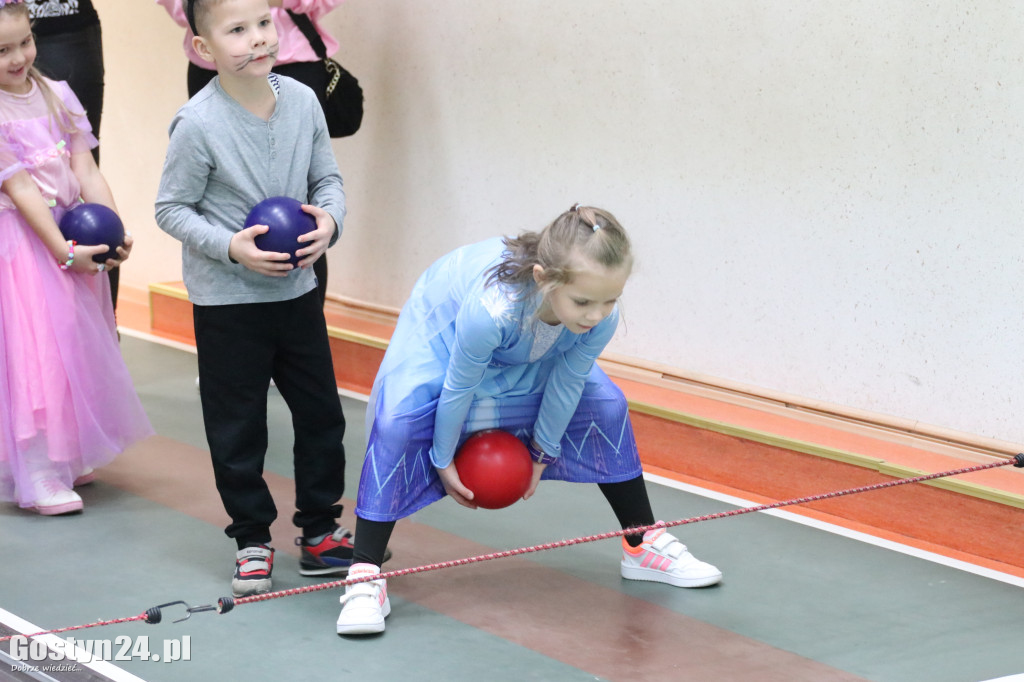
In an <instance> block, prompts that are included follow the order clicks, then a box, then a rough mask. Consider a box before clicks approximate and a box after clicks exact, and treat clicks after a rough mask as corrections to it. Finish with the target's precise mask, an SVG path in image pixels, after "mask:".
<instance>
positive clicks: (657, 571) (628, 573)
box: [622, 528, 722, 587]
mask: <svg viewBox="0 0 1024 682" xmlns="http://www.w3.org/2000/svg"><path fill="white" fill-rule="evenodd" d="M622 577H623V578H626V579H627V580H650V581H653V582H658V583H668V584H669V585H675V586H676V587H707V586H708V585H714V584H715V583H717V582H719V581H720V580H721V579H722V572H721V571H719V570H718V569H717V568H715V567H714V566H712V565H711V564H706V563H704V562H703V561H699V560H698V559H697V558H696V557H694V556H693V555H692V554H690V553H689V552H688V551H687V550H686V545H684V544H683V543H681V542H679V540H678V539H677V538H676V537H675V536H674V535H672V534H671V533H667V532H665V529H664V528H655V529H653V530H649V531H647V532H646V533H644V541H643V543H642V544H641V545H640V546H639V547H630V546H629V543H627V542H626V539H625V538H623V539H622Z"/></svg>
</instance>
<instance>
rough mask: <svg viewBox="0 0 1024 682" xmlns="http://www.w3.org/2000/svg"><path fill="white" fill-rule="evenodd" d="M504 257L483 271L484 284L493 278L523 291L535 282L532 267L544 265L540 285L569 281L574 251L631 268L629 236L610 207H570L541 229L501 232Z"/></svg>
mask: <svg viewBox="0 0 1024 682" xmlns="http://www.w3.org/2000/svg"><path fill="white" fill-rule="evenodd" d="M504 243H505V257H504V258H503V259H502V261H501V262H500V263H498V264H497V265H495V266H494V267H493V268H491V269H490V270H489V271H488V273H487V286H490V285H492V284H494V283H499V284H504V285H506V286H509V287H510V288H515V289H519V290H520V292H525V290H526V289H527V287H528V286H529V285H530V284H531V283H533V281H534V279H533V268H534V266H535V265H540V266H541V267H542V268H544V281H543V282H542V283H541V284H540V290H541V291H542V292H543V293H545V294H546V293H548V292H550V291H551V290H552V289H555V288H556V287H559V286H561V285H563V284H568V283H569V282H571V281H572V278H573V274H574V271H573V269H572V267H573V264H574V262H573V258H574V256H582V257H583V258H586V259H588V260H590V261H593V262H594V263H597V264H599V265H603V266H604V267H606V268H618V267H621V266H627V267H632V264H633V251H632V247H631V245H630V243H629V236H628V235H627V234H626V230H625V229H623V227H622V225H620V224H619V221H618V220H616V219H615V216H613V215H612V214H611V213H609V212H608V211H605V210H603V209H600V208H594V207H592V206H580V205H579V204H577V205H575V206H573V207H572V208H570V209H569V210H568V211H566V212H565V213H563V214H562V215H560V216H558V217H557V218H555V219H554V220H553V221H552V222H551V223H550V224H549V225H548V226H547V227H545V228H544V229H543V230H541V231H540V232H523V233H522V234H520V235H519V236H518V237H505V239H504Z"/></svg>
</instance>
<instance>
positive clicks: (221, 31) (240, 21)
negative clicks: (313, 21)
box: [193, 0, 278, 78]
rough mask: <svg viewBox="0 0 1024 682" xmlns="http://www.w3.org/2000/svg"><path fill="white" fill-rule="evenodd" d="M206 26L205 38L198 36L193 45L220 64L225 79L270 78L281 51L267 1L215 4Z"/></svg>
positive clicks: (234, 1)
mask: <svg viewBox="0 0 1024 682" xmlns="http://www.w3.org/2000/svg"><path fill="white" fill-rule="evenodd" d="M203 23H204V24H205V26H206V30H205V31H203V33H204V35H202V36H199V37H196V38H195V39H194V41H193V46H194V47H195V49H196V52H197V53H198V54H199V56H200V57H203V58H204V59H206V60H207V61H211V62H213V63H215V64H216V65H217V72H218V73H220V74H221V76H224V75H230V76H233V77H243V78H244V77H252V78H257V77H259V78H266V76H267V75H268V74H269V73H270V69H271V68H272V67H273V66H274V61H275V60H276V59H277V49H278V40H277V28H276V27H275V26H274V22H273V20H271V18H270V6H269V5H267V0H223V1H222V2H217V3H214V4H213V5H212V6H211V7H210V9H209V13H208V14H207V17H206V21H205V22H203ZM202 28H203V27H202V26H201V27H200V29H202Z"/></svg>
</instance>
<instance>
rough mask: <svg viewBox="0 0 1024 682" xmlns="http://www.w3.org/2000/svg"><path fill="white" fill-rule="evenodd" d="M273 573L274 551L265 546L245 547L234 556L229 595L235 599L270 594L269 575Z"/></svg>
mask: <svg viewBox="0 0 1024 682" xmlns="http://www.w3.org/2000/svg"><path fill="white" fill-rule="evenodd" d="M273 571H274V550H272V549H271V548H270V547H267V546H266V545H258V546H255V547H246V548H245V549H240V550H238V553H237V554H236V555H235V575H234V577H233V578H232V579H231V593H232V594H233V595H235V596H236V597H247V596H249V595H251V594H263V593H264V592H270V586H271V580H270V574H271V573H272V572H273Z"/></svg>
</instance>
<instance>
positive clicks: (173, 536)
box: [0, 331, 1024, 682]
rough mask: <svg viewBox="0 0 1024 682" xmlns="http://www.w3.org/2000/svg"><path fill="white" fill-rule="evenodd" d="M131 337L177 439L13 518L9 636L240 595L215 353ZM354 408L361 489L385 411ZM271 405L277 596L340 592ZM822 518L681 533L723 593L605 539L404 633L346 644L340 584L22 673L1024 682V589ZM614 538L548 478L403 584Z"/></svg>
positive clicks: (425, 521)
mask: <svg viewBox="0 0 1024 682" xmlns="http://www.w3.org/2000/svg"><path fill="white" fill-rule="evenodd" d="M121 345H122V349H123V351H124V355H125V359H126V361H127V363H128V366H129V368H130V369H131V371H132V374H133V376H134V378H135V382H136V387H137V389H138V392H139V395H140V396H141V398H142V401H143V404H144V405H145V407H146V410H147V412H148V414H149V416H150V419H151V420H152V422H153V426H154V428H155V429H156V432H157V435H156V436H154V437H152V438H150V439H148V440H147V441H145V442H144V443H141V444H139V445H137V446H135V447H133V448H132V449H130V450H129V451H128V452H126V453H124V454H123V455H122V456H121V457H119V458H118V459H117V460H115V461H114V462H113V463H112V464H111V465H109V466H107V467H105V468H103V469H101V470H100V471H99V472H98V477H97V481H96V482H95V483H93V484H92V485H89V486H87V487H83V488H81V489H80V493H81V495H82V497H83V498H84V500H85V511H84V513H82V514H79V515H74V516H67V517H54V518H45V517H40V516H37V515H35V514H32V513H29V512H26V511H22V510H19V509H17V508H16V507H14V506H12V505H5V506H3V507H0V540H2V544H3V556H4V564H5V565H4V570H3V576H4V579H3V580H2V581H0V609H2V610H0V636H2V635H3V634H8V633H15V632H36V631H39V630H49V629H57V628H63V627H68V626H73V625H83V624H88V623H94V622H97V621H100V620H104V621H105V620H116V619H120V618H131V617H135V616H138V615H140V614H142V613H143V612H145V611H146V610H147V609H149V608H150V607H153V606H157V605H159V604H164V603H168V602H175V601H179V600H180V601H184V602H185V603H187V604H188V605H190V606H202V605H207V604H215V603H216V602H217V599H218V598H220V597H223V596H227V595H229V594H230V578H231V572H232V569H233V564H234V543H233V542H232V541H231V540H229V539H228V538H226V537H225V536H224V534H223V532H222V529H223V527H224V525H226V516H225V514H224V511H223V508H222V507H221V504H220V500H219V498H218V497H217V493H216V490H215V488H214V485H213V476H212V471H211V468H210V464H209V455H208V453H207V452H206V450H205V448H206V442H205V437H204V432H203V427H202V415H201V411H200V406H199V395H198V392H197V390H196V387H195V377H196V358H195V355H194V354H193V353H191V352H189V350H188V349H187V348H185V347H177V346H174V345H168V344H166V343H163V342H158V341H156V340H154V339H152V338H150V337H146V336H134V335H130V332H127V331H123V333H122V341H121ZM342 400H343V403H344V408H345V414H346V417H347V419H348V423H349V430H348V433H347V435H346V439H345V444H346V449H347V453H348V468H347V476H348V481H347V485H346V489H347V492H348V494H349V495H351V494H352V493H354V491H355V489H356V485H357V483H358V477H359V471H360V467H361V464H362V444H363V442H364V433H363V426H362V423H363V416H364V413H365V409H366V404H365V402H362V401H360V400H358V399H355V398H349V397H343V398H342ZM269 402H270V417H269V419H270V424H271V446H270V451H269V453H268V456H267V465H266V471H267V478H268V480H269V481H270V484H271V487H272V489H273V491H274V495H275V498H276V499H277V501H278V507H279V515H280V517H281V519H280V520H279V521H278V522H277V524H276V525H275V527H274V529H273V530H274V537H275V542H274V546H275V548H276V549H277V555H276V560H275V568H274V589H275V590H285V589H290V588H301V587H306V586H309V585H316V584H318V583H322V582H325V581H323V580H321V581H317V580H315V579H310V578H304V577H302V576H300V575H299V574H298V572H297V567H298V558H297V549H298V548H297V547H295V545H294V544H293V543H294V539H293V538H294V536H295V534H296V530H295V529H294V528H293V527H291V526H290V517H291V512H292V509H293V501H294V493H293V490H292V481H291V473H290V472H291V462H290V458H291V455H290V453H291V442H290V421H289V417H288V413H287V410H286V408H285V406H284V403H283V401H282V400H281V398H280V396H279V395H278V394H277V391H276V390H275V389H273V388H271V390H270V392H269ZM649 485H650V490H651V498H652V502H653V504H654V508H655V513H656V514H657V515H658V516H659V518H662V519H664V520H665V521H670V522H671V521H673V520H677V519H685V518H690V517H693V516H700V515H704V514H709V513H714V512H718V511H724V510H728V509H733V508H735V507H737V506H749V504H748V503H745V502H744V501H742V500H735V499H724V498H722V497H721V496H719V495H716V494H713V493H710V492H707V491H702V490H697V489H693V488H691V487H688V486H683V485H681V484H677V483H674V482H672V481H665V480H663V479H658V480H652V481H651V482H650V484H649ZM821 492H827V491H821ZM870 494H873V495H885V494H886V493H885V491H878V492H873V493H870ZM345 504H346V509H345V514H344V515H343V517H342V519H341V522H342V524H343V525H346V526H349V527H354V525H355V519H354V518H353V516H352V512H351V510H352V507H353V501H352V500H351V499H347V500H346V502H345ZM809 523H810V522H808V521H807V520H806V519H803V518H802V517H796V516H794V515H791V514H787V513H785V512H772V513H770V514H769V513H756V514H745V515H742V516H736V517H732V518H726V519H718V520H713V521H707V522H700V523H694V524H688V525H685V526H681V527H679V528H676V529H674V531H673V532H675V534H676V535H678V536H679V537H680V538H681V539H682V540H683V541H684V542H686V543H687V544H688V545H689V547H690V549H691V550H692V551H693V553H694V554H695V555H697V556H698V557H699V558H701V559H703V560H705V561H708V562H710V563H713V564H715V565H717V566H718V567H719V568H720V569H722V571H723V573H724V574H725V578H724V580H723V582H722V583H721V584H720V585H718V586H715V587H711V588H705V589H698V590H684V589H677V588H672V587H669V586H666V585H660V584H651V583H635V582H629V581H624V580H622V579H621V578H620V577H619V572H618V560H619V554H620V550H619V544H618V543H619V541H618V539H610V540H601V541H597V542H592V543H586V544H580V545H574V546H571V547H566V548H560V549H553V550H547V551H543V552H538V553H532V554H527V555H524V556H520V557H516V558H507V559H497V560H493V561H487V562H482V563H477V564H473V565H470V566H462V567H455V568H446V569H442V570H437V571H431V572H425V573H420V574H416V575H408V576H403V577H399V578H395V579H393V580H391V581H390V582H389V593H390V595H391V602H392V613H391V616H390V617H389V618H388V625H387V631H386V632H385V633H384V634H383V635H380V636H373V637H365V638H342V637H339V636H338V635H337V634H336V633H335V630H334V621H335V619H336V618H337V615H338V610H339V605H338V597H339V596H340V595H341V593H342V591H343V589H344V588H338V587H335V588H331V589H327V590H321V591H315V592H309V593H301V594H295V595H289V596H283V597H281V598H277V599H272V600H268V601H261V602H253V603H247V604H242V605H239V606H238V607H236V608H235V609H234V610H233V611H231V612H230V613H226V614H217V613H216V612H212V611H210V612H196V613H193V614H192V615H191V617H190V618H189V619H188V620H185V621H184V622H178V623H174V622H172V621H173V620H175V619H178V618H183V617H185V616H186V612H185V609H184V607H182V606H181V605H178V606H171V607H167V608H165V609H163V611H162V614H163V620H162V622H161V623H159V624H155V625H150V624H146V623H144V622H141V621H140V620H135V621H132V622H126V623H119V624H113V625H104V626H101V627H94V628H89V629H81V630H75V631H71V632H67V633H64V635H62V636H64V637H68V636H71V637H74V638H75V639H76V640H86V641H88V642H90V646H95V645H96V644H97V642H100V645H101V646H102V642H101V641H108V642H110V644H111V649H112V653H113V654H114V655H116V654H118V653H124V654H125V657H126V658H129V659H130V660H116V661H109V662H104V663H98V664H93V665H92V666H91V667H89V666H86V665H83V664H77V665H69V666H66V667H73V668H77V669H76V670H72V671H46V670H44V669H43V667H42V666H43V664H42V663H39V662H32V661H28V662H27V663H28V665H19V664H15V663H12V662H10V661H9V660H7V658H6V657H7V655H8V654H9V653H10V646H11V643H10V642H4V643H3V644H0V680H3V679H18V680H21V679H26V680H27V679H59V680H87V679H88V680H104V679H114V680H135V679H142V680H147V681H151V682H157V681H161V680H167V681H177V680H190V681H191V680H217V679H221V680H241V679H245V680H314V679H342V678H346V679H348V678H350V677H358V678H367V679H379V680H394V679H402V680H446V681H450V680H468V679H473V680H510V681H512V680H515V681H517V682H518V681H521V680H524V679H533V680H593V679H606V680H633V679H674V680H715V681H719V680H757V681H759V682H766V681H771V680H779V681H786V682H792V681H794V680H808V681H815V682H818V681H821V680H893V681H901V682H902V681H907V680H928V681H929V682H941V681H945V680H948V681H950V682H980V681H983V680H985V681H987V680H994V679H1000V678H1007V679H1024V676H1021V677H1020V678H1018V675H1020V674H1021V673H1024V651H1021V649H1020V648H1019V646H1020V645H1019V643H1020V642H1021V641H1022V640H1024V619H1022V618H1021V617H1020V614H1021V613H1024V590H1022V589H1021V587H1022V586H1024V581H1022V580H1021V579H1019V578H1015V577H1012V576H1007V575H1003V574H998V573H994V572H992V571H989V570H987V569H982V568H979V567H975V566H972V565H970V564H963V563H958V562H954V561H951V560H948V559H943V558H941V557H936V556H932V555H928V554H926V553H922V552H920V551H917V550H913V549H911V548H905V547H901V546H898V545H894V544H892V543H890V542H886V541H880V540H875V539H873V538H870V537H868V536H861V535H857V534H853V533H850V532H849V531H843V530H841V529H837V528H831V527H828V526H825V525H823V524H817V523H815V524H813V525H809ZM614 529H615V520H614V518H613V516H612V514H611V511H610V510H609V509H608V507H607V505H606V503H605V502H604V499H603V498H602V496H601V494H600V493H599V491H598V490H597V487H596V486H587V485H579V484H564V483H552V482H548V483H545V484H543V485H542V486H541V487H540V489H539V490H538V492H537V494H536V495H535V496H534V497H533V498H532V499H531V500H529V501H528V502H525V503H523V502H520V503H517V504H515V505H513V506H512V507H510V508H508V509H504V510H498V511H487V510H477V511H471V510H468V509H464V508H462V507H459V506H458V505H456V504H455V503H454V502H452V501H451V500H448V499H446V500H443V501H442V502H439V503H438V504H435V505H433V506H431V507H429V508H427V509H426V510H423V511H421V512H419V513H417V514H416V515H415V516H413V517H412V518H410V519H407V520H404V521H402V522H400V523H399V524H398V526H397V528H396V531H395V534H394V536H393V538H392V544H391V548H392V550H393V552H394V558H393V559H392V561H391V562H389V563H388V564H386V565H385V570H393V569H397V568H404V567H411V566H420V565H424V564H430V563H435V562H440V561H445V560H449V559H457V558H461V557H468V556H475V555H479V554H486V553H489V552H493V551H496V550H500V549H509V548H515V547H522V546H529V545H534V544H539V543H544V542H549V541H554V540H562V539H567V538H575V537H579V536H585V535H591V534H596V533H602V532H605V531H609V530H614ZM143 636H145V637H147V638H148V639H143V638H142V637H143ZM186 638H187V639H186ZM126 643H127V644H128V645H130V646H128V647H126V646H124V645H125V644H126ZM140 643H142V644H145V646H146V647H148V649H149V651H150V653H151V654H158V655H161V657H166V655H167V654H172V657H174V655H175V654H177V655H178V656H179V657H180V658H182V659H183V658H184V654H183V653H182V652H184V651H187V653H188V658H189V660H176V661H171V662H166V661H164V660H161V661H159V662H154V661H153V660H148V661H144V660H141V656H139V655H135V656H132V649H136V650H137V652H136V653H138V652H141V649H142V646H141V644H140ZM122 649H127V650H125V651H122ZM108 658H113V656H110V657H108ZM65 663H67V662H66V661H65ZM33 666H34V668H33Z"/></svg>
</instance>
